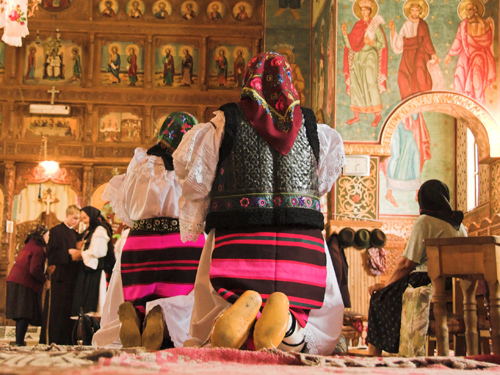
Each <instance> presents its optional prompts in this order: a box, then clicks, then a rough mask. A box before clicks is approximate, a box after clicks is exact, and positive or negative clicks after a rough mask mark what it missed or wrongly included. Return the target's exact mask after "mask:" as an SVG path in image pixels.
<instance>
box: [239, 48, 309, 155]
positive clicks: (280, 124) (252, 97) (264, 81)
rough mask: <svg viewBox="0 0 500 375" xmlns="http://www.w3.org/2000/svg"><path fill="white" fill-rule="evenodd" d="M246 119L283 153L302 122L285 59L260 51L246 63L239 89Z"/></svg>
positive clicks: (291, 142) (295, 91) (290, 73)
mask: <svg viewBox="0 0 500 375" xmlns="http://www.w3.org/2000/svg"><path fill="white" fill-rule="evenodd" d="M241 106H242V107H243V111H244V113H245V116H246V118H247V119H248V121H250V123H251V124H252V126H253V127H254V128H255V130H256V131H257V133H258V134H259V135H260V136H261V137H262V138H264V139H265V140H266V141H267V142H268V143H269V145H270V146H271V147H273V148H274V149H276V151H278V152H280V153H281V154H283V155H286V154H287V153H288V151H290V149H291V148H292V146H293V143H294V142H295V138H296V137H297V134H298V132H299V129H300V126H301V124H302V112H301V110H300V96H299V94H298V93H297V90H296V89H295V87H294V86H293V83H292V71H291V68H290V64H289V63H288V62H287V61H286V59H285V58H284V57H283V56H281V55H279V54H277V53H275V52H268V53H260V54H258V55H257V56H255V57H254V58H253V59H252V60H250V63H249V64H248V67H247V71H246V73H245V79H244V81H243V89H242V92H241Z"/></svg>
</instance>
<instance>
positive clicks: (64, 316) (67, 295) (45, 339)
mask: <svg viewBox="0 0 500 375" xmlns="http://www.w3.org/2000/svg"><path fill="white" fill-rule="evenodd" d="M79 221H80V207H78V206H77V205H74V204H73V205H71V206H68V208H67V209H66V219H65V220H64V221H63V222H62V223H61V224H59V225H56V226H55V227H53V228H52V229H51V230H50V239H49V243H48V247H47V258H48V265H49V270H50V269H52V268H53V269H54V271H53V272H52V274H49V277H50V289H49V290H48V292H47V293H46V295H45V303H44V318H43V323H44V324H43V325H42V331H41V333H40V343H42V344H52V343H56V344H58V345H71V330H72V327H73V325H74V322H72V321H71V319H70V316H71V304H70V303H68V301H72V300H73V293H74V290H75V283H76V275H77V274H78V269H79V266H80V265H79V263H78V262H75V261H73V260H72V259H71V256H70V254H69V249H75V248H77V247H79V246H81V245H83V243H81V244H80V245H79V246H77V237H78V234H77V232H76V231H75V227H76V226H77V224H78V222H79ZM51 267H52V268H51Z"/></svg>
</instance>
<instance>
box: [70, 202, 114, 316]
mask: <svg viewBox="0 0 500 375" xmlns="http://www.w3.org/2000/svg"><path fill="white" fill-rule="evenodd" d="M80 217H81V220H82V223H84V224H85V226H86V227H87V229H86V231H85V232H84V234H83V240H84V241H85V244H84V245H83V249H82V250H78V249H70V250H69V253H70V254H71V258H72V259H73V260H82V262H81V263H80V270H79V272H78V277H77V279H76V286H75V293H74V297H73V307H72V316H77V315H78V314H79V313H80V308H83V313H84V314H88V315H91V316H95V317H99V316H100V313H101V311H102V305H103V304H104V298H105V296H106V273H109V274H111V270H112V269H113V266H114V262H111V261H109V258H110V257H112V259H113V260H114V249H113V242H112V241H111V238H112V237H113V230H112V229H111V225H110V224H109V223H108V222H107V221H106V219H105V218H104V217H103V216H102V215H101V211H99V210H98V209H97V208H95V207H92V206H87V207H83V208H82V210H81V211H80ZM111 263H112V264H111Z"/></svg>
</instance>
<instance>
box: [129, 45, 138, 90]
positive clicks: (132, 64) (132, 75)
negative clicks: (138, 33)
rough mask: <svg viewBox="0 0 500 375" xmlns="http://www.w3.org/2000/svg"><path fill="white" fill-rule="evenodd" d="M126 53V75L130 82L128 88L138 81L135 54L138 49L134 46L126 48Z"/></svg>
mask: <svg viewBox="0 0 500 375" xmlns="http://www.w3.org/2000/svg"><path fill="white" fill-rule="evenodd" d="M127 52H128V57H127V63H128V69H127V73H128V79H129V81H130V83H129V86H135V84H136V82H137V81H138V78H137V54H138V52H139V47H138V46H134V45H131V46H128V47H127Z"/></svg>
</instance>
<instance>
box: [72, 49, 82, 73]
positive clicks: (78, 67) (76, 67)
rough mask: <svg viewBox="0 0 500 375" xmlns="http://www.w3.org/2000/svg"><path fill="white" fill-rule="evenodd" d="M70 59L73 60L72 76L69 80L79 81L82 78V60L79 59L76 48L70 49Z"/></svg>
mask: <svg viewBox="0 0 500 375" xmlns="http://www.w3.org/2000/svg"><path fill="white" fill-rule="evenodd" d="M71 59H72V60H73V77H71V80H72V81H79V80H80V79H81V78H82V60H81V59H80V54H79V53H78V48H76V47H74V48H72V49H71Z"/></svg>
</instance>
